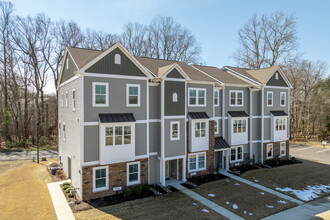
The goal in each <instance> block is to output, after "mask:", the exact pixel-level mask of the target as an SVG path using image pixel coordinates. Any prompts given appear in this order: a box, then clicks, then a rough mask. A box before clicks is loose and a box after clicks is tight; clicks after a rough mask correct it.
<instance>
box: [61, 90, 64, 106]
mask: <svg viewBox="0 0 330 220" xmlns="http://www.w3.org/2000/svg"><path fill="white" fill-rule="evenodd" d="M61 106H62V108H63V107H64V94H63V92H62V94H61Z"/></svg>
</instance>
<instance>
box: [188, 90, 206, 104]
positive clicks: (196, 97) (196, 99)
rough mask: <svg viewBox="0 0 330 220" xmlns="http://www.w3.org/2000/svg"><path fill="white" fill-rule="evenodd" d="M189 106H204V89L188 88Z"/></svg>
mask: <svg viewBox="0 0 330 220" xmlns="http://www.w3.org/2000/svg"><path fill="white" fill-rule="evenodd" d="M188 95H189V106H206V100H205V99H206V89H197V88H189V89H188Z"/></svg>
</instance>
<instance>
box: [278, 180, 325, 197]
mask: <svg viewBox="0 0 330 220" xmlns="http://www.w3.org/2000/svg"><path fill="white" fill-rule="evenodd" d="M276 190H278V191H281V192H290V193H291V194H294V195H295V196H297V197H298V198H299V199H301V200H303V201H310V200H313V199H316V198H319V197H320V196H319V195H320V194H321V193H323V192H324V193H330V185H322V184H320V185H315V186H307V187H306V188H305V189H302V190H296V189H291V188H289V187H285V188H283V189H282V188H279V187H277V188H276Z"/></svg>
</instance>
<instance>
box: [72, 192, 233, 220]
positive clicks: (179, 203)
mask: <svg viewBox="0 0 330 220" xmlns="http://www.w3.org/2000/svg"><path fill="white" fill-rule="evenodd" d="M193 203H195V204H196V205H194V204H193ZM202 209H207V210H208V211H209V213H207V212H203V211H202ZM74 215H75V217H76V219H77V220H80V219H102V220H103V219H117V218H121V219H226V218H225V217H223V216H221V215H219V214H218V213H216V212H214V211H213V210H211V209H210V208H208V207H206V206H204V205H202V204H200V203H199V202H197V201H195V200H193V199H191V198H189V197H187V196H185V195H184V194H182V193H180V192H173V193H169V194H165V195H164V196H157V197H155V198H154V197H148V198H145V199H138V200H134V201H130V202H125V203H120V204H117V205H113V206H107V207H102V208H99V209H94V208H93V209H90V210H87V211H82V212H77V213H75V214H74Z"/></svg>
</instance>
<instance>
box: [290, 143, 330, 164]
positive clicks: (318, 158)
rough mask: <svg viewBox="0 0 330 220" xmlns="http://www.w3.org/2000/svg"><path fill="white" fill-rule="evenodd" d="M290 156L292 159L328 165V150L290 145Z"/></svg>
mask: <svg viewBox="0 0 330 220" xmlns="http://www.w3.org/2000/svg"><path fill="white" fill-rule="evenodd" d="M290 154H291V155H292V156H293V157H297V158H301V159H305V160H310V161H315V162H318V163H324V164H330V149H329V148H320V147H310V146H306V145H296V144H290Z"/></svg>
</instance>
